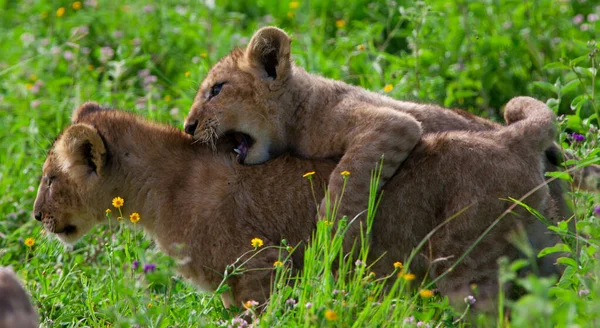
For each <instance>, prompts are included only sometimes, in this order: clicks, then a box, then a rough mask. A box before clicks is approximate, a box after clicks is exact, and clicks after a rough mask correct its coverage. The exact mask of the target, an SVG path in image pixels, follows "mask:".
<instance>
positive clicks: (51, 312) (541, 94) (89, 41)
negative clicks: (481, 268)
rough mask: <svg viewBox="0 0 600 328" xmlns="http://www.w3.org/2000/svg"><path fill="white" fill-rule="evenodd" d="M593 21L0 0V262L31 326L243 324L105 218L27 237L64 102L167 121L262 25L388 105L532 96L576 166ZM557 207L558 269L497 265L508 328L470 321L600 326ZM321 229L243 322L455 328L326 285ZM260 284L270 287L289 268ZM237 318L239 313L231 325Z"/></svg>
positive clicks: (332, 4) (458, 5)
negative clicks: (299, 265) (83, 233)
mask: <svg viewBox="0 0 600 328" xmlns="http://www.w3.org/2000/svg"><path fill="white" fill-rule="evenodd" d="M207 3H210V1H207ZM598 15H600V7H599V6H598V5H596V4H594V1H585V0H583V1H581V0H579V1H571V2H569V1H555V0H539V1H516V0H515V1H512V0H497V1H464V0H463V1H456V2H447V1H441V0H439V1H429V2H427V4H425V3H421V2H417V3H413V2H408V1H407V2H392V1H387V2H385V1H379V2H371V1H364V0H357V1H298V2H296V1H292V2H288V1H278V0H262V1H256V2H254V1H247V2H246V1H233V0H232V1H219V2H218V4H217V5H216V6H215V7H214V8H213V7H212V6H210V5H207V4H206V3H205V2H203V1H162V2H160V3H158V2H157V3H154V4H147V3H145V2H143V1H130V2H126V3H124V2H117V1H94V0H88V1H82V2H66V1H10V0H0V49H2V51H0V149H1V150H2V151H1V152H0V191H3V192H2V194H0V218H1V219H0V264H1V265H4V266H6V265H11V266H13V267H14V268H15V270H16V271H17V272H18V274H19V276H20V277H21V278H22V279H23V280H24V281H25V283H26V287H27V289H28V290H29V291H30V292H31V294H32V297H33V300H34V302H35V304H36V306H37V307H38V309H39V312H40V319H41V323H42V325H43V326H48V327H50V326H52V327H54V326H68V327H79V326H92V327H106V326H109V325H110V326H119V327H121V326H122V327H129V326H132V325H134V324H139V325H140V326H149V327H166V326H180V327H188V326H201V325H214V326H227V325H229V324H233V325H237V326H240V325H243V322H241V320H242V319H241V318H236V317H235V313H232V312H229V311H227V310H224V309H223V308H222V306H221V305H220V302H219V301H218V298H214V297H213V296H214V295H203V294H200V293H198V292H196V291H195V290H194V288H193V287H191V286H188V285H187V284H185V283H184V282H182V281H181V280H180V278H178V277H176V275H175V273H174V269H173V268H174V265H175V264H174V263H173V261H172V260H170V259H168V258H166V257H164V256H163V255H161V254H160V252H159V251H157V250H156V249H155V248H154V246H153V244H152V243H151V242H150V241H149V240H148V239H146V238H144V237H143V235H142V233H141V232H139V231H136V230H135V229H132V228H128V227H127V226H123V223H122V222H117V221H115V220H114V217H115V215H114V212H113V214H112V216H113V222H114V225H113V226H111V227H110V228H109V227H102V228H97V229H96V230H94V231H93V232H92V233H90V234H89V235H88V236H87V237H85V238H84V239H83V240H82V241H81V242H80V243H78V244H77V245H76V246H75V248H74V249H72V250H70V251H65V249H64V247H63V246H62V245H61V244H60V243H59V242H58V241H57V240H55V239H53V238H47V236H44V234H43V232H42V231H41V230H40V225H39V224H38V223H37V222H35V221H34V220H32V218H31V209H32V203H33V199H34V197H35V192H36V190H35V188H36V187H37V184H38V181H39V180H38V179H39V175H40V172H41V164H42V162H43V160H44V157H45V152H46V151H47V149H48V148H49V146H50V144H51V142H52V140H53V139H54V137H56V135H57V134H58V133H59V132H60V131H61V130H62V129H63V128H64V127H65V126H66V125H67V124H68V122H69V117H70V113H71V111H72V110H73V108H75V107H76V106H77V105H78V104H80V103H82V102H83V101H85V100H95V101H97V102H100V103H103V104H106V105H110V106H114V107H120V108H124V109H127V110H132V111H136V112H139V113H141V114H142V115H145V116H147V117H150V118H152V119H154V120H157V121H161V122H168V123H171V124H175V125H177V126H181V125H182V121H183V118H184V117H185V115H186V113H187V109H188V108H189V106H190V105H191V102H192V99H193V96H194V94H195V90H196V87H197V85H198V83H199V81H201V79H202V77H203V76H204V74H205V73H206V72H207V70H208V69H209V68H210V66H211V65H212V64H214V63H215V62H216V60H218V59H219V58H220V57H221V56H223V55H225V54H227V53H228V52H229V51H230V50H231V49H232V48H234V47H237V46H242V45H244V44H245V43H246V42H247V41H248V38H249V36H251V34H252V32H253V31H254V30H255V29H256V28H257V27H259V26H263V25H267V24H273V25H278V26H280V27H282V28H284V29H286V30H287V31H288V32H290V33H291V34H292V35H293V38H294V42H293V52H294V54H295V60H296V63H297V64H299V65H301V66H304V67H305V68H306V69H308V70H309V71H313V72H319V73H320V74H323V75H325V76H328V77H331V78H336V79H341V80H344V81H347V82H349V83H353V84H356V85H360V86H363V87H365V88H368V89H371V90H374V91H379V92H382V93H383V92H387V93H388V94H389V95H391V96H394V97H396V98H399V99H409V100H418V101H422V102H432V103H438V104H442V105H445V106H455V107H461V108H465V109H468V110H470V111H471V112H474V113H477V114H479V115H481V116H485V117H489V118H491V119H495V120H500V117H501V116H500V114H499V113H500V108H501V105H502V104H504V103H506V101H507V100H508V99H510V98H511V97H513V96H516V95H523V94H525V95H533V96H536V97H538V98H540V99H544V100H546V101H547V103H548V105H549V106H550V107H551V108H552V109H553V110H555V111H556V112H557V113H558V114H561V115H563V116H562V119H561V127H562V130H563V131H566V132H563V133H562V134H561V142H562V144H563V146H564V147H565V149H566V150H568V151H571V152H573V153H575V154H577V155H579V156H580V157H581V158H582V159H583V160H582V161H581V162H579V164H581V163H583V164H589V163H590V162H594V161H596V162H597V161H598V153H599V152H600V151H598V150H597V149H596V147H597V144H598V140H599V139H598V132H597V127H598V119H597V117H598V115H597V113H598V108H599V106H600V100H598V97H597V95H596V93H597V92H598V91H600V88H599V87H598V86H597V85H596V84H597V83H596V82H597V81H596V76H597V64H598V62H597V59H598V54H597V52H598V46H597V45H596V44H595V43H594V42H593V38H594V36H595V35H597V34H598V32H599V31H600V21H599V19H598ZM572 133H578V134H580V135H582V136H583V139H584V140H583V141H582V140H581V139H582V137H573V136H572ZM570 164H577V163H570ZM300 173H301V172H300ZM561 178H564V179H568V177H565V176H564V175H563V176H561ZM568 198H569V200H570V202H571V203H572V204H573V209H574V213H575V215H574V216H573V217H572V218H569V220H570V221H573V222H575V223H576V227H577V231H575V232H568V231H567V229H566V226H567V223H566V222H562V223H559V224H557V225H556V226H551V227H549V231H552V232H553V233H558V234H560V235H561V236H562V237H563V243H562V244H560V245H557V247H556V248H555V249H553V250H554V251H565V252H566V253H567V254H568V255H567V256H564V257H562V258H561V259H560V260H559V262H560V265H561V266H563V267H564V268H565V273H564V275H563V276H562V277H552V278H538V277H535V276H530V277H527V278H516V277H515V274H514V271H515V270H516V268H518V267H519V266H520V265H522V263H521V262H517V263H512V264H508V263H505V264H504V265H503V270H502V274H501V279H502V281H509V280H516V281H517V283H518V284H519V285H521V286H522V287H523V288H524V289H525V290H527V291H529V292H530V294H529V295H527V296H525V297H523V298H521V299H519V300H518V301H516V302H508V301H507V303H506V306H507V307H508V311H509V312H510V313H511V317H510V319H509V318H508V317H507V315H506V313H504V312H503V313H500V314H498V315H497V316H495V317H488V318H482V317H479V318H473V321H472V322H474V323H475V324H477V325H482V326H483V325H488V326H495V325H497V326H502V325H512V326H515V327H520V326H538V327H549V326H561V327H562V326H581V327H583V326H600V284H599V283H598V278H599V275H600V265H599V264H598V263H599V262H598V252H597V249H598V247H599V245H600V223H598V216H599V215H600V207H596V204H598V203H599V202H598V195H596V194H590V193H585V192H580V191H577V190H576V189H570V193H569V197H568ZM107 207H108V204H107ZM327 229H328V227H325V226H321V227H320V230H319V232H318V235H319V236H321V237H320V238H315V240H317V241H316V242H317V243H318V244H317V245H315V246H314V248H309V250H308V251H309V252H313V253H310V254H309V255H310V256H306V257H307V258H314V259H315V261H313V262H311V263H309V264H308V265H307V268H306V270H305V272H304V279H302V280H300V281H299V282H297V283H296V285H294V287H287V286H285V285H284V284H281V283H277V284H276V285H275V288H276V291H277V293H276V297H273V300H272V302H271V303H270V304H269V305H268V307H267V309H266V312H265V314H264V315H263V316H262V317H261V319H260V323H258V322H255V325H261V326H276V325H286V326H324V325H330V326H339V327H346V326H353V325H354V326H357V327H360V326H365V325H371V326H397V325H402V324H405V325H407V326H427V325H429V326H431V327H434V326H462V325H466V324H468V323H466V321H464V320H458V319H459V318H460V317H461V315H462V313H455V312H454V311H453V310H452V309H451V308H450V307H449V306H448V304H447V300H445V299H443V298H442V297H439V296H437V295H436V296H433V297H432V298H429V297H427V296H428V295H426V294H425V295H419V294H415V295H413V293H410V292H407V291H406V289H405V288H404V287H405V286H406V285H408V284H419V283H418V282H411V281H410V279H408V280H406V279H398V280H397V283H396V284H395V287H394V289H393V291H392V292H391V293H390V294H388V295H387V296H384V295H382V291H381V279H382V278H383V277H377V278H376V277H372V276H369V273H368V268H366V267H365V268H364V269H362V267H361V269H359V270H355V271H353V273H352V274H351V273H349V271H348V275H345V277H346V278H345V279H340V280H338V281H334V280H333V279H332V277H331V275H330V271H328V269H327V268H326V267H324V266H323V264H322V263H323V262H324V261H322V260H324V259H326V258H331V257H332V256H333V257H335V256H336V254H337V253H336V247H337V246H335V245H338V243H339V240H337V239H336V240H334V241H331V240H328V239H327V236H328V234H327V233H325V232H326V231H327ZM28 238H32V240H33V241H34V244H33V246H31V247H29V246H27V245H25V241H27V239H28ZM321 239H323V240H321ZM29 241H31V240H29ZM324 245H329V246H328V247H322V246H324ZM331 245H333V246H331ZM553 250H549V251H553ZM533 256H535V254H533ZM134 259H137V260H138V261H139V262H140V268H138V269H137V270H133V269H132V266H134V262H133V260H134ZM149 264H154V265H155V266H156V269H154V270H150V267H151V266H148V265H149ZM354 265H356V264H355V263H349V264H347V265H346V266H347V267H348V266H354ZM358 266H359V267H360V263H359V264H358ZM144 267H145V268H146V270H145V271H146V272H144V270H143V269H144ZM277 275H278V277H279V278H278V279H280V280H278V281H279V282H281V281H283V280H285V279H286V277H288V275H289V273H286V271H285V270H284V269H283V268H281V269H277ZM393 279H395V277H393ZM323 286H324V287H323ZM423 296H425V297H423ZM290 300H292V301H290ZM254 317H255V315H254V312H253V311H252V310H249V314H248V316H247V317H246V318H245V319H247V320H250V319H252V318H254ZM232 321H235V322H233V323H232Z"/></svg>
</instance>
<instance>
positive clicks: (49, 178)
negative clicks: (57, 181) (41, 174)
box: [46, 175, 56, 187]
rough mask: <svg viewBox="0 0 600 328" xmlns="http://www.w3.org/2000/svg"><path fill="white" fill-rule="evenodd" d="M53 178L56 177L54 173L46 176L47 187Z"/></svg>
mask: <svg viewBox="0 0 600 328" xmlns="http://www.w3.org/2000/svg"><path fill="white" fill-rule="evenodd" d="M54 178H56V177H55V176H54V175H51V176H47V177H46V182H47V183H48V187H50V186H51V185H52V182H54Z"/></svg>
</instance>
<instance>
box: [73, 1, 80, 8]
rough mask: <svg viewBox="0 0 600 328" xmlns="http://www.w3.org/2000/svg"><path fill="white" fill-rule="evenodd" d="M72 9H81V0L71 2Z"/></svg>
mask: <svg viewBox="0 0 600 328" xmlns="http://www.w3.org/2000/svg"><path fill="white" fill-rule="evenodd" d="M73 9H75V10H79V9H81V1H75V2H73Z"/></svg>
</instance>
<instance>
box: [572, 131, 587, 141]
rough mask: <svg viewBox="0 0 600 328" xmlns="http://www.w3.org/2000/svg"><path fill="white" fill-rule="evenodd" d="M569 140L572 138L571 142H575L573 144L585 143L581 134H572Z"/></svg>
mask: <svg viewBox="0 0 600 328" xmlns="http://www.w3.org/2000/svg"><path fill="white" fill-rule="evenodd" d="M571 138H573V141H575V142H584V141H585V136H584V135H583V134H579V133H573V134H572V135H571Z"/></svg>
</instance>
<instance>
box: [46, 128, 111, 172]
mask: <svg viewBox="0 0 600 328" xmlns="http://www.w3.org/2000/svg"><path fill="white" fill-rule="evenodd" d="M53 152H54V153H55V155H56V158H57V161H58V165H59V166H60V167H61V168H62V170H63V171H64V172H66V173H67V174H69V175H70V176H71V177H72V178H73V179H74V180H75V181H76V182H77V181H85V180H86V179H88V178H97V177H99V176H101V175H102V169H103V168H104V165H105V164H106V147H105V145H104V141H103V140H102V138H101V137H100V135H99V134H98V131H96V129H94V128H93V127H92V126H90V125H87V124H83V123H77V124H73V125H71V126H69V127H68V128H67V129H65V131H64V132H63V133H62V135H61V136H60V138H59V139H58V140H57V141H56V143H55V145H54V148H53Z"/></svg>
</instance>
